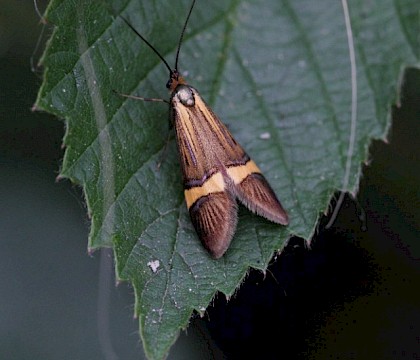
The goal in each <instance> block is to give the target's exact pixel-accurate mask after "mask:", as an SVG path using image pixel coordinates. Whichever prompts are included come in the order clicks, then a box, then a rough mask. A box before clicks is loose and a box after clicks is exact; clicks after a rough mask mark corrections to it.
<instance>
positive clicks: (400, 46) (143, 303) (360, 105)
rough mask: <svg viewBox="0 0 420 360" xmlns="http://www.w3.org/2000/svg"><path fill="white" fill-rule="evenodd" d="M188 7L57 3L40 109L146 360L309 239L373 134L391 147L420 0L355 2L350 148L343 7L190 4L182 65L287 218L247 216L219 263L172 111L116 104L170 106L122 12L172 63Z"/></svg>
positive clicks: (352, 178)
mask: <svg viewBox="0 0 420 360" xmlns="http://www.w3.org/2000/svg"><path fill="white" fill-rule="evenodd" d="M189 5H190V1H177V2H176V5H174V2H167V1H161V0H160V1H157V0H156V1H148V2H140V1H138V0H125V1H123V0H121V1H117V0H115V1H113V2H111V1H109V2H105V1H83V0H53V1H52V2H51V4H50V6H49V9H48V12H47V15H46V17H47V20H48V21H49V22H50V23H52V24H54V25H55V31H54V33H53V36H52V38H51V40H50V42H49V44H48V48H47V50H46V53H45V55H44V58H43V63H44V65H45V79H44V83H43V85H42V87H41V89H40V92H39V97H38V100H37V104H36V105H37V107H38V108H39V109H43V110H46V111H49V112H51V113H53V114H56V115H57V116H59V117H62V118H65V120H66V125H67V131H66V135H65V138H64V144H65V146H66V152H65V157H64V161H63V166H62V170H61V177H65V178H69V179H71V180H72V181H73V182H75V183H77V184H80V185H81V186H83V189H84V193H85V196H86V202H87V206H88V210H89V213H90V215H91V217H92V228H91V233H90V238H89V248H90V249H97V248H100V247H103V246H112V247H114V251H115V260H116V271H117V276H118V278H119V279H122V280H129V281H130V282H131V283H132V284H133V286H134V289H135V295H136V306H135V312H136V315H138V316H139V320H140V333H141V337H142V340H143V343H144V348H145V351H146V354H147V356H148V357H149V358H150V359H161V358H164V357H165V356H166V355H167V353H168V351H169V348H170V346H171V344H172V343H173V342H174V341H175V340H176V338H177V335H178V333H179V330H180V329H181V328H185V327H186V326H187V325H188V321H189V318H190V317H191V315H192V314H193V312H194V311H197V312H198V313H200V314H202V313H203V312H204V311H205V309H206V307H207V306H208V305H209V303H210V301H211V299H212V298H213V296H214V295H215V293H216V292H217V291H221V292H223V293H224V294H226V295H227V296H231V295H232V294H233V293H234V291H235V289H236V288H237V287H238V285H239V284H240V283H241V281H242V280H243V279H244V277H245V275H246V273H247V270H248V268H249V267H253V268H256V269H261V270H263V271H264V270H265V269H266V268H267V265H268V263H269V261H270V260H271V258H272V256H273V253H274V252H275V251H277V250H281V248H282V247H283V245H284V243H285V241H286V240H287V239H288V237H289V236H290V235H292V234H293V235H298V236H301V237H303V238H305V239H310V238H311V236H312V235H313V233H314V229H315V228H316V226H317V219H318V216H319V213H320V212H323V211H326V209H327V206H328V203H329V201H330V199H331V196H332V195H333V194H334V191H336V190H337V189H339V190H344V191H348V192H351V193H355V192H356V191H357V187H358V183H359V178H360V174H361V163H362V162H364V161H367V159H368V147H369V144H370V142H371V139H373V138H376V139H385V138H386V134H387V131H388V128H389V126H390V111H389V110H390V107H391V105H392V104H393V103H394V102H395V101H397V100H398V99H397V93H398V90H397V85H398V84H397V82H398V79H399V78H401V72H402V70H403V68H404V66H406V65H410V64H411V65H418V61H419V44H418V33H419V32H418V14H419V2H418V0H406V1H390V0H376V1H369V2H366V1H356V0H355V1H351V2H350V3H349V10H350V24H351V29H352V35H353V40H354V48H355V53H356V56H355V59H356V68H357V114H356V115H357V116H356V118H355V120H356V122H355V123H353V125H355V127H353V129H355V133H354V135H355V136H354V141H353V142H350V141H351V140H352V139H353V137H352V135H351V131H352V121H351V120H352V117H351V108H352V106H351V105H352V102H351V99H352V91H351V90H352V82H351V63H350V55H349V46H348V37H347V33H346V25H345V18H344V13H343V7H342V3H341V2H338V1H324V2H308V1H302V0H298V1H293V2H288V1H278V0H267V1H264V2H262V1H257V0H253V1H249V0H248V1H245V0H236V1H226V2H202V1H198V2H197V4H196V7H195V9H194V11H193V13H192V16H191V20H190V23H189V24H188V27H187V31H186V34H185V37H184V42H183V44H182V49H181V56H180V61H179V70H180V71H181V73H184V75H186V78H187V81H188V82H189V83H190V84H192V85H193V86H194V87H196V88H198V89H199V91H200V92H201V94H202V96H203V98H204V99H206V101H207V102H208V103H209V104H210V105H211V106H212V107H213V109H214V111H215V112H216V113H217V114H218V115H219V116H220V117H221V119H222V120H223V121H224V122H225V123H226V124H227V126H228V127H229V128H230V130H231V132H232V133H233V134H234V136H235V138H236V139H237V140H238V141H239V142H240V143H241V144H242V145H243V146H244V147H245V149H246V150H247V152H248V153H249V154H250V156H251V157H252V158H253V159H254V160H255V161H256V162H257V164H258V165H259V167H260V168H261V169H262V171H263V172H264V174H265V175H266V177H267V179H268V180H269V182H270V183H271V185H272V187H273V188H274V190H275V192H276V193H277V195H278V196H279V198H280V199H281V201H282V204H283V205H284V207H285V208H286V209H287V211H288V213H289V216H290V220H291V221H290V225H289V226H287V227H282V226H278V225H275V224H272V223H270V222H268V221H266V220H264V219H262V218H261V217H258V216H255V215H253V214H251V213H249V212H248V211H247V210H245V209H244V208H242V207H241V208H240V213H239V224H238V229H237V232H236V235H235V237H234V240H233V242H232V244H231V247H230V248H229V250H228V251H227V253H226V254H225V256H223V257H222V258H221V259H219V260H213V259H211V258H210V257H209V255H208V254H207V253H206V251H205V250H204V249H203V248H202V246H201V244H200V242H199V240H198V238H197V235H196V234H195V232H194V229H193V227H192V225H191V222H190V220H189V216H188V212H187V209H186V206H185V203H184V199H183V189H182V180H181V179H182V176H181V172H180V168H179V162H178V156H177V150H176V146H175V142H174V137H173V133H172V132H170V130H169V121H168V108H167V105H166V104H165V103H151V102H143V101H135V100H132V99H127V98H123V97H121V96H119V95H116V94H115V93H114V91H116V92H119V93H124V94H133V95H134V94H135V95H138V96H144V97H157V98H166V99H168V97H169V95H168V94H167V92H166V89H165V83H166V81H167V75H168V70H167V69H166V68H165V66H164V65H163V64H162V62H161V61H160V60H159V58H158V57H157V56H156V54H154V53H153V51H152V50H151V49H150V48H148V47H147V46H146V45H145V43H144V42H142V41H141V39H139V38H138V37H136V36H135V34H134V33H133V32H132V31H131V30H130V29H129V28H128V26H127V25H126V24H125V23H124V21H123V20H122V19H121V18H120V17H119V15H122V16H124V17H125V18H127V19H128V21H129V22H130V23H131V24H133V25H134V26H135V28H136V29H137V30H138V31H139V32H140V33H142V34H143V35H144V36H145V37H146V38H147V39H148V41H150V43H152V44H153V45H154V46H155V47H156V48H157V49H158V51H159V52H160V53H161V54H162V55H163V56H164V57H165V59H167V61H168V62H169V63H170V64H171V65H172V64H173V63H174V58H175V53H176V47H177V43H178V39H179V34H180V31H181V29H182V27H183V23H184V21H185V18H186V15H187V12H188V8H189ZM168 134H170V141H169V143H168V145H167V148H166V150H165V144H166V143H167V138H168ZM349 149H350V151H349ZM161 160H162V166H161V167H160V169H158V168H157V164H158V163H159V162H160V161H161ZM346 168H347V169H348V170H349V172H348V173H346ZM347 175H349V176H348V178H347Z"/></svg>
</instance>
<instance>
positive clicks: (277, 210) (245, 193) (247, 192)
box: [234, 160, 289, 225]
mask: <svg viewBox="0 0 420 360" xmlns="http://www.w3.org/2000/svg"><path fill="white" fill-rule="evenodd" d="M251 161H252V160H251ZM234 187H235V190H236V196H237V197H238V199H239V201H240V202H241V203H243V204H244V205H245V206H246V207H247V208H248V209H249V210H251V211H253V212H255V213H257V214H258V215H260V216H263V217H265V218H266V219H268V220H271V221H273V222H275V223H277V224H281V225H287V224H288V223H289V218H288V216H287V213H286V211H285V210H284V209H283V206H282V205H281V203H280V201H279V200H278V199H277V196H276V194H275V193H274V191H273V189H272V188H271V186H270V185H269V183H268V181H267V180H266V179H265V177H264V176H263V175H262V174H261V173H250V174H248V175H247V176H246V177H245V178H244V179H243V180H242V181H241V182H239V183H237V184H234Z"/></svg>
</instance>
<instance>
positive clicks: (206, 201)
mask: <svg viewBox="0 0 420 360" xmlns="http://www.w3.org/2000/svg"><path fill="white" fill-rule="evenodd" d="M189 211H190V217H191V221H192V223H193V225H194V228H195V230H196V232H197V234H198V237H199V238H200V240H201V242H202V244H203V245H204V247H205V248H206V249H207V250H208V252H209V253H210V254H211V256H212V257H214V258H215V259H218V258H220V257H221V256H222V255H223V254H224V253H225V252H226V250H227V249H228V247H229V245H230V242H231V241H232V237H233V234H234V233H235V229H236V223H237V221H238V214H237V204H236V200H235V198H234V196H233V195H232V194H231V193H230V192H227V191H224V192H215V193H214V192H213V193H209V194H208V195H204V196H201V197H200V198H199V199H198V200H197V201H196V202H195V203H194V204H193V205H192V206H191V207H190V208H189Z"/></svg>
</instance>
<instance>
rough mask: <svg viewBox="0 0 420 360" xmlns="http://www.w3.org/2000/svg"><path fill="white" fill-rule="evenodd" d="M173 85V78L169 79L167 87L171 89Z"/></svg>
mask: <svg viewBox="0 0 420 360" xmlns="http://www.w3.org/2000/svg"><path fill="white" fill-rule="evenodd" d="M171 85H172V79H169V80H168V82H167V83H166V88H167V89H170V88H171Z"/></svg>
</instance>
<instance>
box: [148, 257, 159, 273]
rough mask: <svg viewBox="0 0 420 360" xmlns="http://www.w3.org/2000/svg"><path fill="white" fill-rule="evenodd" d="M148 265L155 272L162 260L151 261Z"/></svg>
mask: <svg viewBox="0 0 420 360" xmlns="http://www.w3.org/2000/svg"><path fill="white" fill-rule="evenodd" d="M147 266H149V267H150V269H152V271H153V272H154V273H155V272H156V271H157V269H159V266H160V261H159V260H153V261H149V262H148V263H147Z"/></svg>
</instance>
